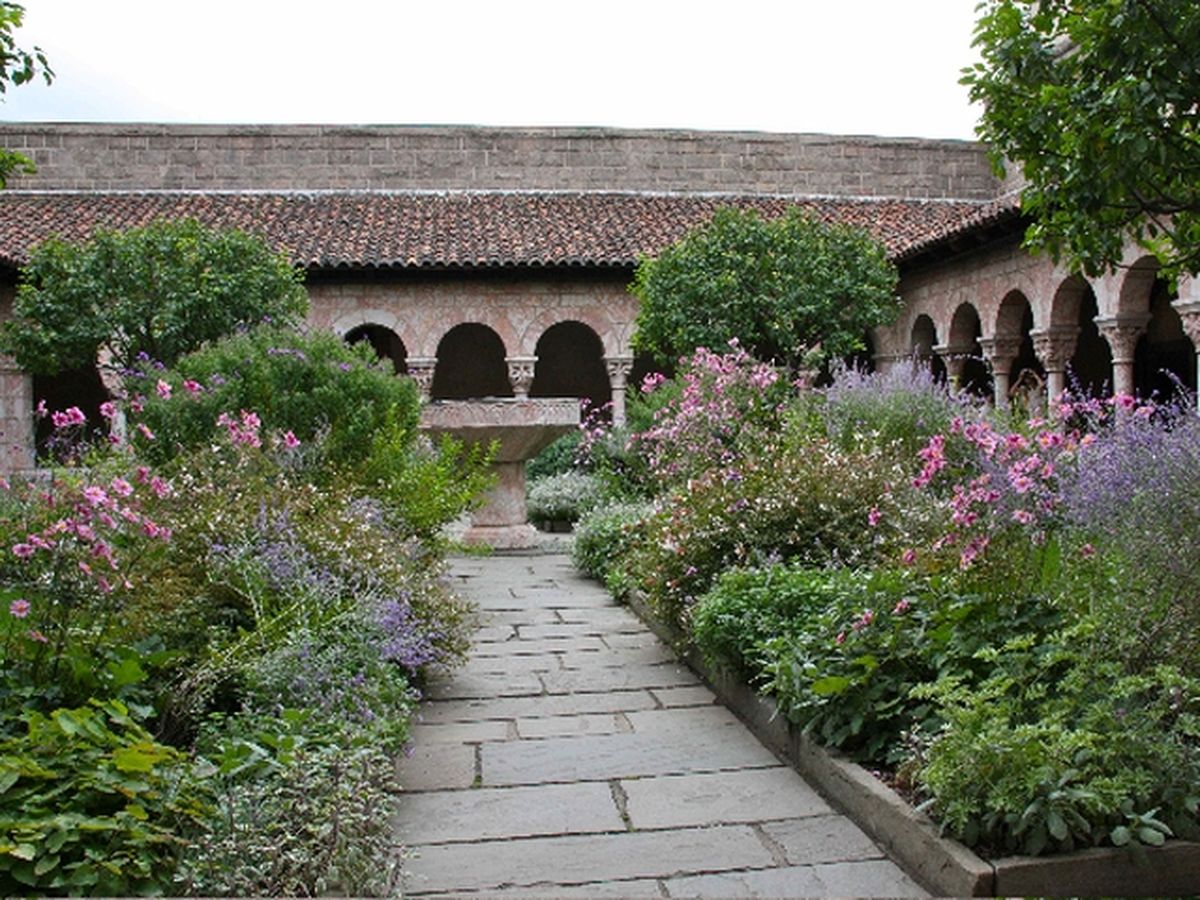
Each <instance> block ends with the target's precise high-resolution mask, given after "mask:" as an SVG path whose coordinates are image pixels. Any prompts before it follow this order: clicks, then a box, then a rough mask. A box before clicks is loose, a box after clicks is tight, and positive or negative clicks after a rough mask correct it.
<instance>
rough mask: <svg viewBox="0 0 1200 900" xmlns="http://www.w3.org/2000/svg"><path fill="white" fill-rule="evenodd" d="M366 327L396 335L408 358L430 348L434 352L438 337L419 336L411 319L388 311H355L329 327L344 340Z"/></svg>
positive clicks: (419, 354)
mask: <svg viewBox="0 0 1200 900" xmlns="http://www.w3.org/2000/svg"><path fill="white" fill-rule="evenodd" d="M364 326H375V327H377V328H386V329H387V330H388V331H390V332H391V333H392V334H394V335H396V337H397V339H398V340H399V341H400V343H401V344H403V345H404V348H405V351H406V354H405V355H406V356H421V355H422V353H421V351H422V349H423V348H425V347H428V348H429V349H430V350H431V351H432V348H433V347H434V346H435V345H436V337H437V336H436V335H421V334H418V333H417V332H416V331H415V330H414V329H413V325H412V322H411V321H410V320H409V319H406V318H401V317H400V316H398V315H397V314H396V313H395V312H393V311H391V310H386V309H374V308H372V309H361V310H354V311H353V312H349V313H346V314H345V315H342V316H339V317H338V318H336V319H334V320H333V322H332V323H331V324H330V326H329V327H330V328H331V329H332V330H333V333H334V334H336V335H337V336H338V337H340V338H343V339H344V338H345V337H346V335H347V334H349V333H350V332H351V331H354V330H356V329H359V328H363V327H364ZM422 338H424V339H422Z"/></svg>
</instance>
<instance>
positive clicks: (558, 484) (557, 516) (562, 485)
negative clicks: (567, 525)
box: [525, 472, 601, 522]
mask: <svg viewBox="0 0 1200 900" xmlns="http://www.w3.org/2000/svg"><path fill="white" fill-rule="evenodd" d="M600 493H601V485H600V482H599V480H598V479H597V478H595V477H593V476H591V475H585V474H583V473H582V472H563V473H561V474H559V475H549V476H547V477H545V478H540V479H538V480H537V481H533V482H530V484H529V489H528V491H527V496H526V501H525V504H526V509H527V510H528V514H529V518H530V520H531V521H533V522H548V521H563V522H577V521H579V517H580V516H582V515H583V514H584V513H585V512H587V510H588V509H590V508H591V507H592V506H594V505H595V504H596V503H597V502H598V501H599V499H600Z"/></svg>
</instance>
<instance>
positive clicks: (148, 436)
mask: <svg viewBox="0 0 1200 900" xmlns="http://www.w3.org/2000/svg"><path fill="white" fill-rule="evenodd" d="M137 427H138V431H140V432H141V433H142V435H143V436H144V437H145V438H146V440H148V441H152V440H154V432H153V431H151V430H150V429H149V428H148V427H147V426H146V423H145V422H138V426H137Z"/></svg>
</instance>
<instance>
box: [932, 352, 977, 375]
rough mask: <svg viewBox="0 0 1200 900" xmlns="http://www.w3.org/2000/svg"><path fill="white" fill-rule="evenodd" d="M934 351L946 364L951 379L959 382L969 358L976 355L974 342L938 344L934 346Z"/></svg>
mask: <svg viewBox="0 0 1200 900" xmlns="http://www.w3.org/2000/svg"><path fill="white" fill-rule="evenodd" d="M933 352H934V353H936V354H937V355H938V356H939V357H941V359H942V362H944V363H945V364H946V374H947V375H949V376H950V380H951V381H953V382H955V383H957V382H959V381H961V380H962V376H963V370H964V369H965V368H966V366H967V360H968V359H970V358H971V357H972V356H974V355H975V346H974V345H973V344H938V345H937V346H936V347H934V348H933Z"/></svg>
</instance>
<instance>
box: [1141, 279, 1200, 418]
mask: <svg viewBox="0 0 1200 900" xmlns="http://www.w3.org/2000/svg"><path fill="white" fill-rule="evenodd" d="M1174 299H1175V292H1174V291H1172V290H1171V288H1170V285H1168V284H1167V282H1166V281H1164V280H1163V279H1161V278H1156V279H1155V280H1154V283H1153V284H1152V285H1151V288H1150V321H1149V323H1147V325H1146V331H1145V333H1144V334H1143V335H1142V336H1141V338H1140V339H1139V340H1138V345H1137V352H1136V354H1135V356H1134V364H1133V381H1134V387H1135V390H1136V392H1137V394H1138V396H1140V397H1158V398H1160V399H1167V398H1170V397H1173V396H1174V395H1175V394H1176V393H1177V392H1178V391H1179V389H1180V387H1183V388H1184V389H1185V390H1188V391H1195V390H1196V351H1195V348H1193V346H1192V342H1191V341H1190V340H1189V339H1188V336H1187V335H1186V334H1185V333H1184V331H1183V323H1182V321H1181V320H1180V318H1179V313H1177V312H1176V311H1175V307H1173V306H1172V305H1171V301H1172V300H1174Z"/></svg>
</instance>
